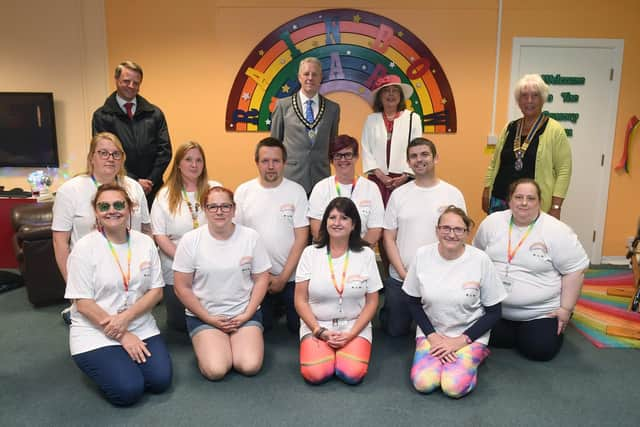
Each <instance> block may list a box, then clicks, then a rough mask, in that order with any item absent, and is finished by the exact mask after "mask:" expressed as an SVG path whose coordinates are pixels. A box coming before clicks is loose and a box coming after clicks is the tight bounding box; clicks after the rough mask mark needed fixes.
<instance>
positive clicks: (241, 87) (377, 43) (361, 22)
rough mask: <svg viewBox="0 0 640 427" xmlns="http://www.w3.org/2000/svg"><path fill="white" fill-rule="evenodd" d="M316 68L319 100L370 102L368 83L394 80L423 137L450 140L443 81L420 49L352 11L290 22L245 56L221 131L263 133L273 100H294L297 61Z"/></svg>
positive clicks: (402, 31) (449, 106)
mask: <svg viewBox="0 0 640 427" xmlns="http://www.w3.org/2000/svg"><path fill="white" fill-rule="evenodd" d="M308 56H315V57H316V58H318V59H319V60H320V61H321V62H322V74H323V79H322V86H321V89H320V92H321V93H322V94H328V93H331V92H349V93H353V94H355V95H358V96H360V97H362V98H363V99H364V100H365V101H367V102H370V101H371V90H370V89H371V87H372V86H373V83H374V82H375V81H376V79H378V78H380V77H382V76H384V75H387V74H395V75H397V76H399V77H400V79H401V80H402V82H403V83H407V84H410V85H411V86H412V87H413V89H414V93H413V95H412V96H411V98H410V99H408V100H407V107H408V108H410V109H412V110H413V111H415V112H416V113H418V114H419V115H420V116H421V117H422V122H423V130H424V132H425V133H452V132H456V108H455V102H454V99H453V92H452V91H451V87H450V86H449V82H448V80H447V76H446V75H445V73H444V71H443V70H442V67H441V66H440V64H439V63H438V61H437V59H436V58H435V56H433V54H432V53H431V51H430V50H429V49H428V48H427V46H426V45H425V44H424V43H423V42H422V41H421V40H420V39H419V38H418V37H416V36H415V35H414V34H412V33H411V32H409V30H407V29H406V28H405V27H403V26H401V25H400V24H398V23H396V22H394V21H392V20H390V19H388V18H385V17H383V16H380V15H376V14H374V13H370V12H366V11H362V10H356V9H328V10H321V11H317V12H313V13H309V14H307V15H303V16H300V17H298V18H295V19H293V20H291V21H289V22H287V23H286V24H284V25H282V26H280V27H278V28H277V29H276V30H274V31H273V32H272V33H271V34H269V35H268V36H267V37H265V38H264V39H263V40H262V41H261V42H260V43H259V44H258V45H257V46H256V47H255V48H254V49H253V51H252V52H251V53H250V54H249V56H248V57H247V59H246V60H245V61H244V63H243V64H242V66H241V68H240V71H239V72H238V74H237V75H236V78H235V80H234V82H233V86H232V88H231V93H230V94H229V99H228V102H227V112H226V121H225V123H226V129H227V130H228V131H235V132H260V131H268V130H269V128H270V124H271V113H272V112H273V109H274V107H275V103H276V101H277V99H278V98H284V97H287V96H291V95H292V94H294V93H295V92H296V91H297V90H298V89H299V88H300V84H299V83H298V79H297V72H298V64H299V62H300V60H301V59H303V58H305V57H308Z"/></svg>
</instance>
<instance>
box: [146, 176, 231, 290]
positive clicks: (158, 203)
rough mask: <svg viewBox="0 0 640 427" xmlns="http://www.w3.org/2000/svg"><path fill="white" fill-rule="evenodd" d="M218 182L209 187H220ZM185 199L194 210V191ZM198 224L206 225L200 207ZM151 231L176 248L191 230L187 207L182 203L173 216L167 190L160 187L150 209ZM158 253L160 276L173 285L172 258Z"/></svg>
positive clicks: (213, 182)
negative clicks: (166, 239) (169, 241)
mask: <svg viewBox="0 0 640 427" xmlns="http://www.w3.org/2000/svg"><path fill="white" fill-rule="evenodd" d="M221 185H222V184H220V183H219V182H216V181H209V187H210V188H211V187H216V186H221ZM187 198H188V199H189V201H190V202H191V206H193V207H194V209H195V208H196V202H198V205H199V204H200V201H199V200H198V197H197V194H196V192H195V191H188V192H187ZM197 218H198V224H200V225H205V224H206V223H207V215H206V213H205V210H204V209H203V208H202V207H200V208H199V209H197ZM151 229H152V230H153V235H154V236H167V237H168V238H169V240H171V242H173V243H174V244H175V245H176V246H178V243H179V242H180V239H181V238H182V235H183V234H184V233H186V232H187V231H191V230H193V218H192V217H191V211H190V210H189V206H188V205H187V204H186V203H185V202H184V200H183V201H182V203H180V205H179V206H178V208H177V209H176V213H175V215H172V214H171V212H170V211H169V189H168V188H167V187H162V188H161V189H160V190H159V191H158V193H157V194H156V198H155V200H154V202H153V206H152V207H151ZM159 252H160V262H161V263H162V275H163V276H164V282H165V283H166V284H167V285H173V269H172V268H171V267H172V266H173V258H171V257H170V256H169V255H167V254H165V253H164V252H162V250H160V251H159Z"/></svg>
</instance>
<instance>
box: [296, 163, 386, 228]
mask: <svg viewBox="0 0 640 427" xmlns="http://www.w3.org/2000/svg"><path fill="white" fill-rule="evenodd" d="M338 186H339V188H340V194H338V191H337V190H336V177H335V176H329V177H327V178H325V179H323V180H322V181H319V182H318V183H317V184H316V185H315V186H314V187H313V190H312V191H311V195H310V196H309V213H308V214H307V216H308V217H309V218H313V219H317V220H322V216H323V215H324V211H325V209H327V206H328V205H329V202H331V201H332V200H333V199H335V198H336V197H339V196H342V197H348V198H350V199H351V200H352V201H353V203H355V205H356V207H357V208H358V213H359V214H360V221H361V222H362V228H361V230H360V236H361V237H364V235H365V234H367V230H368V229H370V228H381V227H382V221H383V219H384V205H383V203H382V196H381V195H380V189H378V186H377V185H376V184H375V183H373V182H372V181H370V180H368V179H367V178H363V177H361V176H359V177H358V180H357V181H356V188H355V190H354V189H353V188H352V187H353V184H348V185H343V184H338Z"/></svg>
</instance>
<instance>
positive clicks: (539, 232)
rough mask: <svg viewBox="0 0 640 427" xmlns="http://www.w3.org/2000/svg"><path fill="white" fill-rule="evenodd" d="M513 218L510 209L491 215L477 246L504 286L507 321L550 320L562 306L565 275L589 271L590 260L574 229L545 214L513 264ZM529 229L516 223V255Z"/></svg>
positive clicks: (476, 243)
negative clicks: (491, 263)
mask: <svg viewBox="0 0 640 427" xmlns="http://www.w3.org/2000/svg"><path fill="white" fill-rule="evenodd" d="M510 220H511V211H510V210H506V211H502V212H495V213H493V214H491V215H489V216H488V217H487V218H486V219H485V220H484V221H482V223H481V224H480V227H478V232H477V233H476V236H475V238H474V240H473V244H474V245H475V246H476V247H478V248H480V249H482V250H484V251H485V252H486V253H487V254H488V255H489V257H490V258H491V260H492V261H493V263H494V265H495V266H496V270H497V271H498V274H499V275H500V278H501V279H502V281H503V283H504V285H505V288H506V290H507V293H508V296H507V299H505V300H504V302H503V304H502V317H503V318H505V319H509V320H518V321H528V320H534V319H540V318H543V317H548V315H549V313H551V312H553V311H555V310H557V309H558V308H559V307H560V293H561V290H562V282H561V280H562V276H563V275H565V274H568V273H572V272H575V271H579V270H584V269H586V268H587V267H588V266H589V258H588V257H587V254H586V252H585V251H584V248H583V247H582V245H581V244H580V241H579V240H578V236H576V234H575V233H574V232H573V230H571V228H569V226H567V225H566V224H564V223H563V222H560V221H558V220H557V219H555V218H554V217H552V216H550V215H547V214H546V213H540V216H539V217H538V220H537V221H536V223H535V225H534V226H533V228H532V229H531V233H530V234H529V235H528V236H527V237H526V239H525V240H524V241H523V243H522V245H521V246H520V249H518V250H517V252H516V253H515V256H514V257H513V259H512V260H511V264H508V262H507V247H508V245H509V222H510ZM527 229H528V227H517V226H516V225H515V224H514V226H513V231H512V235H511V250H512V252H513V251H514V250H515V247H516V246H517V245H518V242H520V240H521V239H522V237H523V236H524V235H525V234H526V232H527ZM507 267H508V274H507Z"/></svg>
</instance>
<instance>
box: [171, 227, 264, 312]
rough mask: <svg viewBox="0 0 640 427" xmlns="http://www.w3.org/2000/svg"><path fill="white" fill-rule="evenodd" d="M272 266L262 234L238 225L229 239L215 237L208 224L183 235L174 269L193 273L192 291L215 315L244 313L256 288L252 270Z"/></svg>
mask: <svg viewBox="0 0 640 427" xmlns="http://www.w3.org/2000/svg"><path fill="white" fill-rule="evenodd" d="M270 268H271V262H270V261H269V255H268V254H267V251H266V250H265V248H264V245H263V244H262V240H261V239H260V236H259V235H258V233H257V232H256V231H255V230H252V229H250V228H247V227H244V226H242V225H236V226H235V230H234V232H233V234H232V235H231V237H229V238H228V239H227V240H217V239H215V238H214V237H213V236H212V235H211V233H210V232H209V227H208V226H202V227H200V228H197V229H195V230H191V231H189V232H187V233H185V235H184V236H182V239H181V240H180V243H179V244H178V249H177V250H176V255H175V257H174V259H173V270H175V271H179V272H181V273H194V275H193V283H192V290H193V293H194V294H195V296H196V297H197V298H198V300H199V301H200V304H202V306H203V307H204V308H205V309H206V310H207V312H209V314H210V315H214V316H215V315H221V316H228V317H233V316H237V315H238V314H241V313H244V311H245V310H246V308H247V305H249V299H250V298H251V291H252V290H253V280H252V278H251V274H258V273H262V272H265V271H267V270H269V269H270ZM185 312H186V313H187V315H189V316H194V314H193V313H191V312H190V311H189V310H187V309H185Z"/></svg>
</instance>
